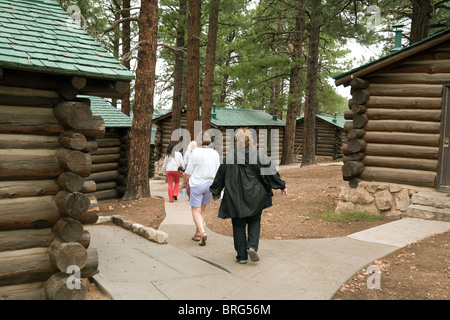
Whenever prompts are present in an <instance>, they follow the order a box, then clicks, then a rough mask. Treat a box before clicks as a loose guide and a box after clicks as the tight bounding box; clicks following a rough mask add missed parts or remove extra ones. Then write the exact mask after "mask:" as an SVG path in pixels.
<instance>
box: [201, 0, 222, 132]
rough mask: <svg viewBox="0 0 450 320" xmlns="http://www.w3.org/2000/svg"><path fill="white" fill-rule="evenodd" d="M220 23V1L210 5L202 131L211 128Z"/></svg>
mask: <svg viewBox="0 0 450 320" xmlns="http://www.w3.org/2000/svg"><path fill="white" fill-rule="evenodd" d="M218 22H219V1H218V0H213V1H212V2H211V4H210V13H209V27H208V46H207V47H206V63H205V75H204V78H203V101H202V130H203V131H206V130H208V129H210V128H211V108H212V103H213V100H212V94H213V84H214V66H215V64H216V42H217V24H218Z"/></svg>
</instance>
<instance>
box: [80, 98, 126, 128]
mask: <svg viewBox="0 0 450 320" xmlns="http://www.w3.org/2000/svg"><path fill="white" fill-rule="evenodd" d="M78 98H89V99H90V100H91V110H92V114H93V115H94V116H101V117H102V118H103V120H104V121H105V127H106V128H119V127H122V128H131V122H132V119H131V118H130V117H129V116H127V115H126V114H124V113H123V112H122V111H120V110H119V109H117V108H115V107H114V106H113V105H112V104H110V103H109V102H108V101H106V100H104V99H102V98H99V97H93V96H83V95H79V96H78Z"/></svg>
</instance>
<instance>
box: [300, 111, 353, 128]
mask: <svg viewBox="0 0 450 320" xmlns="http://www.w3.org/2000/svg"><path fill="white" fill-rule="evenodd" d="M316 117H317V118H319V119H322V120H324V121H326V122H329V123H331V124H332V125H334V126H336V127H339V128H344V124H345V118H344V116H336V117H334V116H328V115H325V114H316ZM301 119H303V117H297V120H301Z"/></svg>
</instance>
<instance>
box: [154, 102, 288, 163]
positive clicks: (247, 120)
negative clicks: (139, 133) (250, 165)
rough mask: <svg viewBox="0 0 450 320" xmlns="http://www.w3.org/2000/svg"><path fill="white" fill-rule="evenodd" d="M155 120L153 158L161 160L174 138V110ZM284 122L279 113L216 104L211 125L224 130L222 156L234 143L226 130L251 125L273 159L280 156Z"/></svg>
mask: <svg viewBox="0 0 450 320" xmlns="http://www.w3.org/2000/svg"><path fill="white" fill-rule="evenodd" d="M153 124H154V126H155V127H156V133H155V152H154V154H155V156H154V158H153V159H152V161H158V160H159V159H160V158H161V157H162V156H163V155H164V154H165V153H166V151H167V146H168V145H169V143H170V142H171V136H172V112H168V113H166V114H164V115H161V116H158V117H156V118H155V119H153ZM285 125H286V124H285V122H284V121H282V120H280V119H278V118H277V116H276V115H270V114H268V113H267V112H265V111H263V110H251V109H238V108H216V107H214V106H213V110H212V113H211V127H212V128H214V129H218V130H220V132H221V134H222V156H223V157H225V156H226V154H227V152H228V151H229V150H230V148H231V147H232V146H231V145H230V142H229V139H227V130H228V132H231V130H233V132H234V131H235V130H237V129H239V128H243V127H248V128H250V129H254V130H255V131H256V134H257V135H258V137H257V143H258V147H260V148H266V150H267V151H268V152H267V154H268V155H269V156H271V157H272V159H281V152H282V149H281V148H282V146H283V136H284V127H285ZM186 126H187V117H186V108H185V107H184V108H182V109H181V115H180V128H183V129H185V128H186ZM173 142H176V141H173ZM274 142H276V143H278V145H277V144H276V143H274ZM233 145H234V140H233ZM272 152H276V154H272ZM219 153H220V152H219ZM276 157H278V158H276ZM277 164H278V163H277Z"/></svg>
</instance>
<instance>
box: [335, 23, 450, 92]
mask: <svg viewBox="0 0 450 320" xmlns="http://www.w3.org/2000/svg"><path fill="white" fill-rule="evenodd" d="M448 39H450V28H448V29H446V30H444V31H441V32H438V33H436V34H434V35H432V36H430V37H428V38H425V39H423V40H421V41H419V42H416V43H414V44H412V45H410V46H408V47H405V48H402V49H401V50H398V51H396V52H392V53H390V54H388V55H386V56H383V57H381V58H379V59H377V60H374V61H372V62H369V63H366V64H364V65H362V66H359V67H357V68H354V69H352V70H350V71H347V72H344V73H341V74H339V75H336V76H334V77H332V78H333V79H334V80H335V85H336V86H340V85H342V84H343V85H344V86H347V85H348V82H349V81H350V80H351V79H352V78H356V77H362V76H365V75H367V74H369V73H371V72H374V71H377V70H379V69H381V68H382V67H386V66H388V65H390V64H392V63H395V62H398V61H400V60H402V59H405V58H408V57H409V56H411V55H413V54H415V53H417V52H421V51H423V50H426V49H428V48H430V47H432V46H435V45H437V44H440V43H442V42H445V41H447V40H448Z"/></svg>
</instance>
